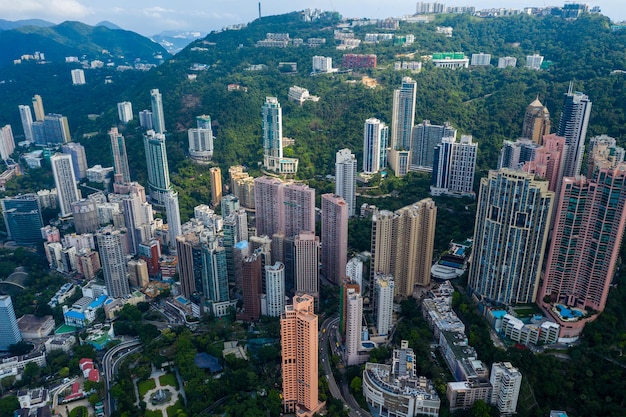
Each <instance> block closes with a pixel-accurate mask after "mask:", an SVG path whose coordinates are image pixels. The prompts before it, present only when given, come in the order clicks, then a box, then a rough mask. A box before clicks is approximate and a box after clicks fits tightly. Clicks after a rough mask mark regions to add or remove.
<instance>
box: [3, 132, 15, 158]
mask: <svg viewBox="0 0 626 417" xmlns="http://www.w3.org/2000/svg"><path fill="white" fill-rule="evenodd" d="M13 151H15V140H14V139H13V130H11V125H5V126H4V127H3V128H0V158H2V160H3V161H6V160H7V159H9V157H10V156H11V154H12V153H13Z"/></svg>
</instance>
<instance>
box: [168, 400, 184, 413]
mask: <svg viewBox="0 0 626 417" xmlns="http://www.w3.org/2000/svg"><path fill="white" fill-rule="evenodd" d="M178 410H183V405H182V404H181V403H180V400H179V401H176V404H174V405H172V406H170V407H167V417H175V416H176V414H177V413H178Z"/></svg>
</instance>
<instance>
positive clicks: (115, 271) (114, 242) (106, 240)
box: [96, 228, 130, 298]
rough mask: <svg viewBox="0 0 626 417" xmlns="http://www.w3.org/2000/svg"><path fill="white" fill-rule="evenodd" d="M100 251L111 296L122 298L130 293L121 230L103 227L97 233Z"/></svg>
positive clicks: (105, 281)
mask: <svg viewBox="0 0 626 417" xmlns="http://www.w3.org/2000/svg"><path fill="white" fill-rule="evenodd" d="M96 238H97V240H98V253H99V254H100V261H101V264H102V270H103V273H104V283H105V285H106V287H107V291H108V293H109V296H110V297H113V298H120V297H124V296H125V295H128V294H130V286H129V284H128V268H127V264H126V254H125V253H124V249H123V247H124V245H123V244H122V239H124V234H123V233H122V232H121V231H120V230H113V229H110V228H109V229H103V230H101V231H100V232H98V233H97V234H96Z"/></svg>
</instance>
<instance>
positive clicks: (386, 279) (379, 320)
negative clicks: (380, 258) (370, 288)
mask: <svg viewBox="0 0 626 417" xmlns="http://www.w3.org/2000/svg"><path fill="white" fill-rule="evenodd" d="M394 286H395V285H394V281H393V276H392V275H388V274H381V273H376V274H375V275H374V299H375V302H376V310H375V312H376V329H377V330H378V335H379V336H387V334H388V333H389V331H390V330H391V327H392V326H393V321H392V314H393V292H394Z"/></svg>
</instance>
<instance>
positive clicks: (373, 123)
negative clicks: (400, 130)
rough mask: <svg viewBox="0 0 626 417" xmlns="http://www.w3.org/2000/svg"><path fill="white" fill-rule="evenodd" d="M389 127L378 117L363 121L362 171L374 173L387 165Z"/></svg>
mask: <svg viewBox="0 0 626 417" xmlns="http://www.w3.org/2000/svg"><path fill="white" fill-rule="evenodd" d="M388 139H389V127H388V126H386V125H385V124H384V123H383V122H381V121H380V120H378V119H374V118H370V119H367V120H366V121H365V126H364V128H363V172H364V173H366V174H375V173H377V172H378V171H380V170H381V169H385V168H386V166H387V146H388Z"/></svg>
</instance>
